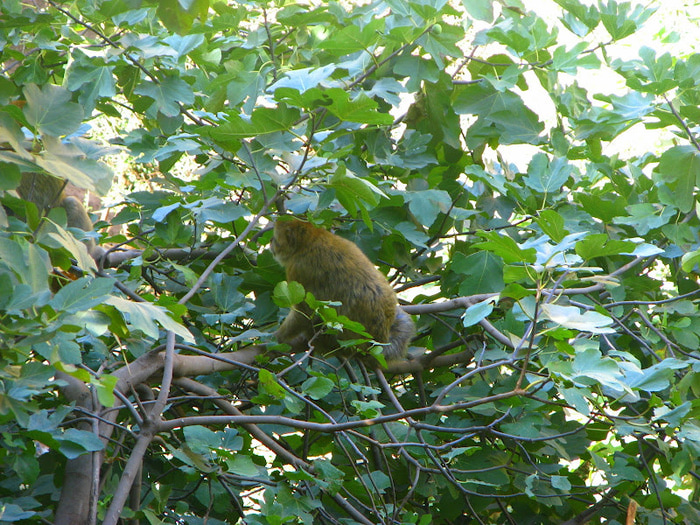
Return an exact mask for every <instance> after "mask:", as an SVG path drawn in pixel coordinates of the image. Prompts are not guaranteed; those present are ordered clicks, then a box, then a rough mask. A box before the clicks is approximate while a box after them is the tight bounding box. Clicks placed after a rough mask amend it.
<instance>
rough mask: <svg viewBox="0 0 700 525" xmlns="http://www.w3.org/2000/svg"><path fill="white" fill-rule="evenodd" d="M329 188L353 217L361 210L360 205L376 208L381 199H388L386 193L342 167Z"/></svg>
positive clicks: (336, 172)
mask: <svg viewBox="0 0 700 525" xmlns="http://www.w3.org/2000/svg"><path fill="white" fill-rule="evenodd" d="M328 186H329V187H330V188H333V189H334V190H335V194H336V197H337V199H338V201H339V202H340V204H342V205H343V208H345V209H346V210H348V212H350V214H351V215H356V214H357V211H358V209H359V208H360V206H358V203H360V204H368V205H369V206H376V205H377V204H378V203H379V199H380V197H386V195H385V194H384V192H383V191H382V190H380V189H379V188H377V187H376V186H375V185H374V184H372V183H371V182H369V181H367V180H365V179H362V178H360V177H356V176H355V175H353V174H352V173H350V172H348V171H347V170H346V169H344V168H342V167H339V168H338V169H337V170H336V171H335V173H334V174H333V176H332V177H331V179H330V181H329V182H328Z"/></svg>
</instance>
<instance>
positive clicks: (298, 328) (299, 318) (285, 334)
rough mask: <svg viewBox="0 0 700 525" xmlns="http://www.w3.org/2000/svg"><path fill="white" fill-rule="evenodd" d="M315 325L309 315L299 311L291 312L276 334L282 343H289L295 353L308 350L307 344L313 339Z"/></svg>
mask: <svg viewBox="0 0 700 525" xmlns="http://www.w3.org/2000/svg"><path fill="white" fill-rule="evenodd" d="M312 330H313V325H312V323H311V320H310V318H309V316H308V315H305V314H304V313H303V312H300V311H298V310H294V309H292V310H290V311H289V314H288V315H287V317H286V318H285V320H284V321H283V322H282V324H281V325H280V327H279V328H278V329H277V331H276V332H275V337H276V339H277V341H279V342H280V343H287V344H288V345H290V346H291V347H292V350H294V351H300V350H301V351H303V350H306V348H305V346H306V343H307V342H308V341H309V338H310V337H311V332H312Z"/></svg>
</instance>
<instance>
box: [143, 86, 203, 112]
mask: <svg viewBox="0 0 700 525" xmlns="http://www.w3.org/2000/svg"><path fill="white" fill-rule="evenodd" d="M134 93H136V94H138V95H144V96H146V97H149V98H152V99H153V101H154V104H153V106H152V107H153V108H154V109H155V110H157V111H158V112H160V113H161V114H163V115H165V116H166V117H175V116H177V115H179V114H180V105H181V104H184V105H189V104H192V103H193V102H194V93H193V92H192V88H191V87H190V85H189V84H188V83H187V82H185V81H184V80H182V79H180V78H177V77H166V78H164V79H162V80H161V81H160V82H144V83H142V84H140V85H138V86H137V87H136V89H134Z"/></svg>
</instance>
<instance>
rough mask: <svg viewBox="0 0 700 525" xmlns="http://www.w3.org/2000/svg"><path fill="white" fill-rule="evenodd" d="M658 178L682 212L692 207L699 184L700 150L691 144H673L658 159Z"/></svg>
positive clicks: (686, 211)
mask: <svg viewBox="0 0 700 525" xmlns="http://www.w3.org/2000/svg"><path fill="white" fill-rule="evenodd" d="M657 171H658V173H659V178H660V179H661V180H662V181H663V182H664V183H665V184H666V185H667V186H668V187H669V188H670V189H671V191H672V192H673V195H674V204H675V205H676V206H678V209H679V210H680V211H681V212H683V213H688V212H689V211H690V210H692V209H693V205H694V203H695V197H696V191H695V188H696V187H697V186H700V152H698V151H697V150H696V149H695V148H694V147H693V146H690V145H685V146H673V147H671V148H670V149H667V150H666V151H665V152H664V153H663V154H662V155H661V158H660V159H659V166H658V168H657Z"/></svg>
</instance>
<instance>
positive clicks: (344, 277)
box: [271, 217, 415, 363]
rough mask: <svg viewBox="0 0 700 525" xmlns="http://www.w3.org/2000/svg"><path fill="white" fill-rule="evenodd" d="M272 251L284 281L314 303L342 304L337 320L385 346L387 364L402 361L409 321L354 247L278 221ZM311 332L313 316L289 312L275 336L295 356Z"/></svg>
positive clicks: (304, 224) (303, 226) (322, 233)
mask: <svg viewBox="0 0 700 525" xmlns="http://www.w3.org/2000/svg"><path fill="white" fill-rule="evenodd" d="M271 248H272V253H273V255H274V257H275V258H276V259H277V261H278V262H279V263H280V265H282V267H283V268H284V269H285V271H286V278H287V281H297V282H298V283H300V284H301V285H302V286H303V287H304V289H305V290H306V291H308V292H311V293H312V294H313V295H314V297H315V298H316V299H319V300H322V301H339V302H341V303H342V304H341V306H339V307H338V308H337V311H338V313H339V314H341V315H344V316H346V317H348V318H349V319H351V320H353V321H357V322H359V323H361V324H362V325H363V326H364V327H365V330H366V331H367V332H368V333H369V334H370V335H371V336H372V337H373V338H374V340H375V341H377V342H379V343H385V344H384V346H383V349H382V353H383V355H384V358H385V360H386V361H387V363H391V362H396V361H400V360H403V359H406V355H407V349H408V344H409V342H410V340H411V338H412V337H413V335H414V333H415V326H414V324H413V320H412V319H411V317H410V316H409V315H408V314H407V313H406V312H404V311H403V310H402V309H401V307H400V306H399V304H398V301H397V299H396V293H395V292H394V290H393V288H392V287H391V285H390V284H389V282H388V281H387V280H386V277H385V276H384V275H383V274H382V273H381V272H380V271H379V270H378V269H377V268H376V267H375V266H374V265H373V264H372V262H371V261H370V260H369V259H368V258H367V256H366V255H365V254H364V253H362V251H361V250H360V248H358V247H357V245H356V244H355V243H353V242H351V241H349V240H347V239H343V238H342V237H339V236H337V235H335V234H333V233H331V232H329V231H327V230H325V229H323V228H319V227H317V226H314V225H313V224H310V223H308V222H304V221H302V220H299V219H296V218H288V217H282V218H279V219H278V220H277V221H276V223H275V227H274V235H273V238H272V244H271ZM313 328H314V327H313V319H312V318H311V311H310V309H309V308H308V307H307V306H305V305H304V306H302V307H299V309H292V310H291V311H290V312H289V315H287V317H286V318H285V319H284V321H283V322H282V324H281V325H280V327H279V328H278V329H277V331H276V333H275V335H276V338H277V340H278V341H279V342H283V343H287V344H289V345H290V346H292V348H293V349H294V350H299V349H303V348H304V346H306V344H307V343H308V341H309V339H310V338H311V337H312V335H313ZM343 337H344V338H349V337H352V334H343ZM322 346H323V343H322Z"/></svg>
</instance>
